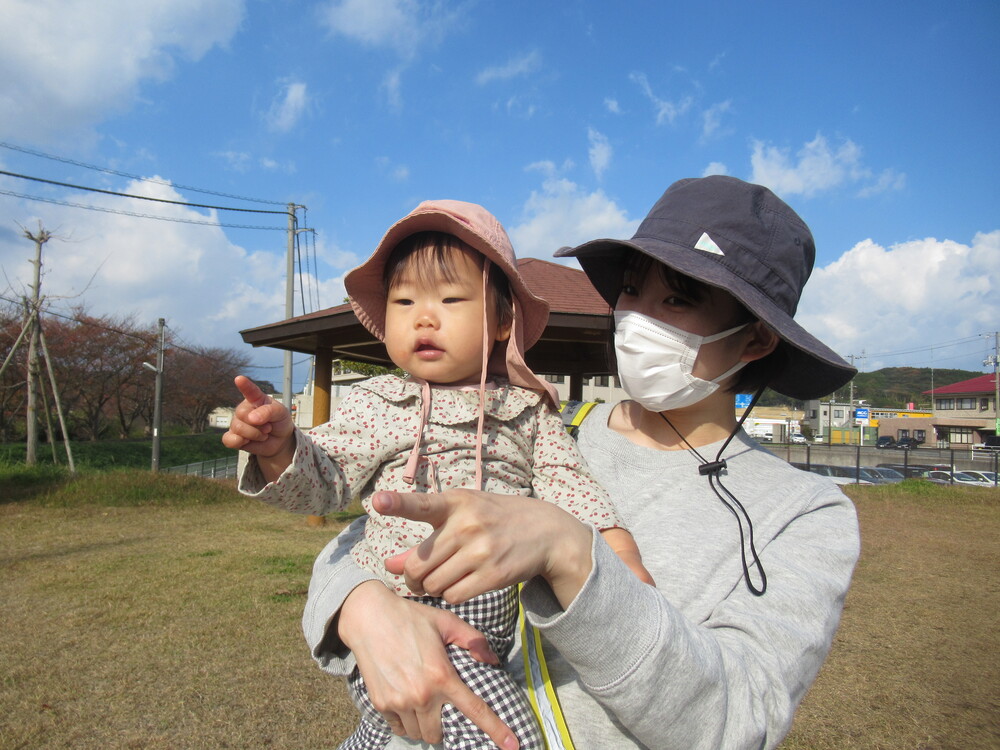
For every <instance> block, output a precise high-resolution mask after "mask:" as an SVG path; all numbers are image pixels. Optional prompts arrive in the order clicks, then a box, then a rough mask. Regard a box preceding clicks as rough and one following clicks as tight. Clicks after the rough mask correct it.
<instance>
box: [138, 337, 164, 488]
mask: <svg viewBox="0 0 1000 750" xmlns="http://www.w3.org/2000/svg"><path fill="white" fill-rule="evenodd" d="M165 323H166V321H165V320H164V319H163V318H160V320H159V323H158V325H159V327H160V348H159V350H158V351H157V352H156V367H153V366H152V365H151V364H149V362H143V363H142V366H143V367H145V368H146V369H147V370H152V371H153V372H155V373H156V387H155V389H154V392H153V458H152V461H151V464H150V467H149V468H150V469H151V470H152V471H153V473H156V472H158V471H159V470H160V427H161V423H162V421H163V417H162V414H163V326H164V324H165Z"/></svg>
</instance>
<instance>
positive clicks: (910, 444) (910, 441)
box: [892, 437, 922, 450]
mask: <svg viewBox="0 0 1000 750" xmlns="http://www.w3.org/2000/svg"><path fill="white" fill-rule="evenodd" d="M921 445H922V443H921V442H920V441H919V440H917V439H916V438H911V437H903V438H900V439H899V440H897V441H896V442H895V443H894V444H893V446H892V447H893V448H903V449H905V450H911V449H913V448H919V447H920V446H921Z"/></svg>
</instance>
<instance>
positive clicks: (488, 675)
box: [340, 587, 545, 750]
mask: <svg viewBox="0 0 1000 750" xmlns="http://www.w3.org/2000/svg"><path fill="white" fill-rule="evenodd" d="M413 601H416V602H421V603H423V604H430V605H431V606H434V607H438V608H440V609H446V610H449V611H450V612H454V613H455V614H456V615H458V616H459V617H461V618H462V619H463V620H465V621H466V622H468V623H469V624H470V625H472V626H473V627H474V628H476V629H477V630H479V631H480V632H481V633H483V635H485V636H486V638H487V640H488V641H489V644H490V648H492V649H493V651H494V653H496V655H497V656H498V657H499V658H500V666H493V665H491V664H481V663H479V662H477V661H476V660H475V659H473V658H472V657H471V656H470V655H469V652H468V651H466V650H465V649H463V648H459V647H458V646H451V645H450V646H448V656H449V657H450V659H451V663H452V664H453V665H454V666H455V670H456V671H457V672H458V675H459V677H461V678H462V680H463V681H464V682H465V684H466V685H468V686H469V688H470V689H471V690H472V692H474V693H475V694H476V695H478V696H479V697H480V698H482V699H483V700H484V701H486V702H487V703H488V704H489V706H490V708H492V709H493V711H494V712H495V713H496V714H497V716H499V717H500V718H501V719H502V720H503V722H504V723H505V724H506V725H507V726H509V727H510V728H511V731H513V732H514V734H515V735H516V736H517V741H518V742H519V743H520V744H521V748H522V750H544V748H545V743H544V742H543V740H542V736H541V732H540V730H539V728H538V722H537V721H536V720H535V715H534V713H533V712H532V710H531V704H530V703H529V702H528V699H527V696H526V695H525V694H524V691H523V690H522V689H521V688H520V687H519V686H518V685H517V683H516V682H515V681H514V680H513V678H512V677H511V676H510V674H509V673H508V672H507V671H506V670H505V669H504V668H503V664H504V663H506V661H507V656H508V654H510V649H511V647H512V646H513V643H514V629H515V626H516V624H517V607H518V601H517V588H516V587H511V588H508V589H504V590H502V591H490V592H488V593H486V594H483V595H482V596H477V597H476V598H475V599H472V600H470V601H468V602H465V603H464V604H457V605H452V604H448V603H447V602H446V601H444V600H443V599H438V598H436V597H432V596H420V597H413ZM348 686H349V687H350V692H351V698H352V699H353V700H354V703H355V705H356V706H357V707H358V710H359V711H360V712H361V723H360V724H359V725H358V728H357V729H356V730H355V731H354V734H352V735H351V736H350V737H348V738H347V739H346V740H344V743H343V744H342V745H341V746H340V750H374V748H382V747H385V746H386V745H387V744H388V743H389V740H390V739H391V738H392V730H391V729H389V724H388V723H387V722H386V720H385V719H384V718H383V717H382V714H380V713H379V712H378V711H376V710H375V707H374V706H373V705H372V702H371V699H370V698H369V696H368V690H367V689H366V688H365V682H364V679H363V678H362V677H361V673H360V672H359V671H358V669H357V667H355V669H354V672H353V673H352V674H351V676H350V677H349V678H348ZM441 733H442V735H443V737H444V739H443V742H442V745H443V746H444V747H445V748H446V750H480V749H482V748H495V747H496V745H494V744H493V742H492V741H491V740H490V738H489V737H487V736H486V734H485V733H484V732H483V731H482V730H480V729H479V727H477V726H476V725H475V724H473V723H472V722H471V721H469V720H468V719H467V718H466V717H465V715H464V714H463V713H462V712H461V711H459V710H457V709H456V708H455V707H454V706H452V705H451V704H450V703H449V704H446V705H445V706H444V707H443V708H442V709H441Z"/></svg>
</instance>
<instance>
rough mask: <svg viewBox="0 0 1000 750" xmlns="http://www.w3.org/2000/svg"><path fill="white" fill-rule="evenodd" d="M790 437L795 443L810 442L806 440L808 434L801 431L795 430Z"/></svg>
mask: <svg viewBox="0 0 1000 750" xmlns="http://www.w3.org/2000/svg"><path fill="white" fill-rule="evenodd" d="M788 439H789V440H790V441H791V442H793V443H800V444H803V445H804V444H805V443H808V442H809V441H808V440H806V436H805V435H803V434H802V433H801V432H793V433H792V434H791V435H789V437H788Z"/></svg>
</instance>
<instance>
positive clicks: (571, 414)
mask: <svg viewBox="0 0 1000 750" xmlns="http://www.w3.org/2000/svg"><path fill="white" fill-rule="evenodd" d="M595 406H597V401H564V402H563V403H562V405H561V406H560V407H559V411H560V413H561V414H562V420H563V426H564V427H565V428H566V432H568V433H569V434H570V435H572V436H573V437H576V431H577V430H578V429H579V428H580V425H581V424H582V423H583V420H584V419H585V418H586V416H587V415H588V414H590V410H591V409H593V408H594V407H595Z"/></svg>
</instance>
